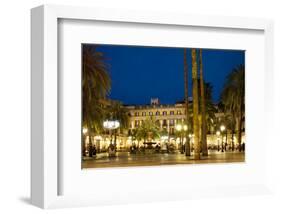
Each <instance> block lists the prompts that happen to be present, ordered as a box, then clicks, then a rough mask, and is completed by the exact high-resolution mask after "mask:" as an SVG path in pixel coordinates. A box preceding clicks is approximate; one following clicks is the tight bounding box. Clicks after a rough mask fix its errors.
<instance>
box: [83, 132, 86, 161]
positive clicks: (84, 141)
mask: <svg viewBox="0 0 281 214" xmlns="http://www.w3.org/2000/svg"><path fill="white" fill-rule="evenodd" d="M84 156H86V136H85V135H84V134H82V157H84Z"/></svg>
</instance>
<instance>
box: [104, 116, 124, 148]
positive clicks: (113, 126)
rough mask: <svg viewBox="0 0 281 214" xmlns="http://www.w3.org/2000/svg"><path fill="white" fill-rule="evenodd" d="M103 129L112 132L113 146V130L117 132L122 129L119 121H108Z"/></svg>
mask: <svg viewBox="0 0 281 214" xmlns="http://www.w3.org/2000/svg"><path fill="white" fill-rule="evenodd" d="M103 127H104V128H105V129H108V130H109V132H110V144H111V146H112V130H116V129H118V128H119V127H120V122H119V121H118V120H106V121H104V122H103ZM114 150H116V139H115V140H114Z"/></svg>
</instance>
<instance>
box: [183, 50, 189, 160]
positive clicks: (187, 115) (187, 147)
mask: <svg viewBox="0 0 281 214" xmlns="http://www.w3.org/2000/svg"><path fill="white" fill-rule="evenodd" d="M184 95H185V96H184V97H185V111H186V114H185V120H186V125H187V130H186V132H185V139H186V141H185V156H190V142H189V136H188V135H189V129H190V127H189V124H188V121H189V108H188V67H187V52H186V49H184Z"/></svg>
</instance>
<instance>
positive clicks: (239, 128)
mask: <svg viewBox="0 0 281 214" xmlns="http://www.w3.org/2000/svg"><path fill="white" fill-rule="evenodd" d="M237 140H238V146H239V152H241V141H242V112H239V118H238V132H237Z"/></svg>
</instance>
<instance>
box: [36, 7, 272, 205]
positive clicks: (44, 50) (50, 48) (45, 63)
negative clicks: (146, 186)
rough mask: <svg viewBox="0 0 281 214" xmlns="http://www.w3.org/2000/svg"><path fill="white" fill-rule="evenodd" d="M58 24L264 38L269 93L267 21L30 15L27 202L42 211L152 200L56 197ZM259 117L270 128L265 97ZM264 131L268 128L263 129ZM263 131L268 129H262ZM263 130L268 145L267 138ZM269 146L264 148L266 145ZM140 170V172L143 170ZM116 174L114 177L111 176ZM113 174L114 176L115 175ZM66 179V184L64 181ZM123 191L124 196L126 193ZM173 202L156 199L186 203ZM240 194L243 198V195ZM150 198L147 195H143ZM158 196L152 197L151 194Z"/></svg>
mask: <svg viewBox="0 0 281 214" xmlns="http://www.w3.org/2000/svg"><path fill="white" fill-rule="evenodd" d="M59 19H71V20H93V21H108V22H116V23H120V22H121V23H132V24H134V23H136V24H137V23H142V24H145V25H151V24H153V25H158V26H159V27H161V26H195V27H205V28H206V27H207V28H218V29H244V30H258V31H263V32H264V38H265V41H264V44H265V48H264V76H265V87H264V90H265V91H264V94H265V96H266V95H267V94H271V93H272V91H273V82H274V81H273V63H272V61H273V23H272V21H270V20H264V19H256V18H255V19H254V18H241V17H220V16H202V15H187V14H167V13H163V14H162V13H151V12H146V11H121V10H118V11H117V10H109V9H95V8H80V7H70V6H54V5H44V6H40V7H37V8H34V9H32V10H31V26H32V29H31V43H32V46H31V58H32V62H31V80H32V81H31V84H32V88H31V98H32V102H31V112H32V114H31V117H32V118H31V130H32V133H31V202H32V204H34V205H36V206H39V207H41V208H54V207H67V206H82V205H91V204H92V205H95V204H110V203H126V202H145V201H151V200H153V197H154V196H155V194H151V196H153V197H148V196H145V194H139V195H136V196H137V197H136V198H135V199H130V200H129V197H128V196H126V197H125V196H124V197H123V198H122V197H120V198H121V199H120V200H118V199H117V198H115V199H114V198H113V197H112V196H111V199H110V200H108V201H103V199H102V198H101V199H100V200H99V199H98V198H93V197H87V196H85V197H84V196H80V197H79V199H77V198H74V197H71V196H64V195H59V184H60V182H61V178H59V175H58V174H59V170H60V169H59V164H58V163H59V158H60V157H59V151H58V149H59V146H58V136H59V133H58V120H59V111H58V105H59V102H58V94H59V81H58V52H57V50H58V46H59V44H58V21H59ZM265 99H266V103H265V112H264V115H263V116H264V117H265V119H266V122H267V123H268V124H269V123H270V122H271V121H272V120H273V116H272V115H273V114H272V104H273V100H272V99H273V98H271V97H270V96H266V98H265ZM267 127H268V126H267ZM267 129H268V128H267ZM268 133H269V130H265V135H266V137H267V139H268V142H270V141H271V140H270V138H272V137H273V136H272V135H269V134H268ZM266 146H268V144H267V145H266ZM142 170H143V169H142ZM115 172H116V171H115ZM117 173H118V172H117ZM64 179H67V178H64ZM267 189H268V188H267V184H266V182H264V183H261V184H258V185H257V184H255V185H252V186H251V185H245V184H244V185H240V186H239V185H238V186H235V187H233V186H231V187H227V186H226V187H219V188H216V189H212V188H209V189H207V190H204V191H201V192H200V191H197V193H196V194H194V195H193V196H194V197H202V196H204V195H205V196H206V195H208V196H217V195H220V194H223V193H227V192H228V194H232V195H239V194H243V193H245V192H247V193H253V192H255V193H257V192H258V193H264V192H267ZM125 191H126V190H125ZM175 192H178V196H171V195H170V196H169V197H168V198H167V197H166V198H165V197H161V196H160V195H161V194H163V192H162V193H161V192H159V193H158V195H159V200H176V199H184V198H190V197H191V196H190V195H186V194H184V193H183V192H181V191H180V190H175ZM242 192H243V193H242ZM148 194H150V193H148ZM156 195H157V193H156Z"/></svg>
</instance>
